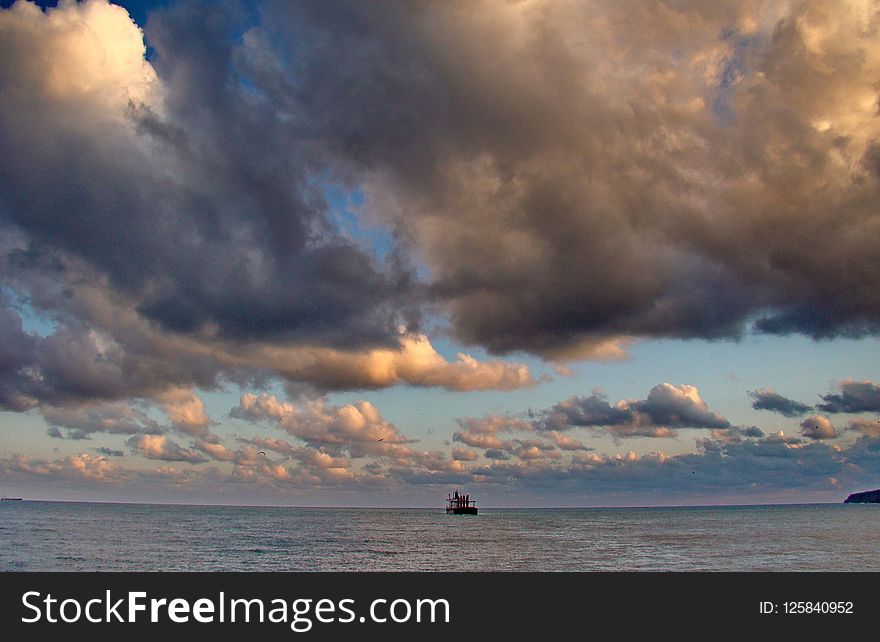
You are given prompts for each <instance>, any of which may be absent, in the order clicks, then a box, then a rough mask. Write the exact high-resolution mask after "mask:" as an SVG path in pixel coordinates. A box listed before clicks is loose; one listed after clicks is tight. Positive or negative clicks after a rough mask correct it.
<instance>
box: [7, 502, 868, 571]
mask: <svg viewBox="0 0 880 642" xmlns="http://www.w3.org/2000/svg"><path fill="white" fill-rule="evenodd" d="M878 550H880V505H843V504H811V505H797V506H749V507H742V506H741V507H709V508H636V509H632V508H612V509H598V508H597V509H545V510H521V509H520V510H501V509H499V510H491V509H482V510H481V511H480V515H479V516H476V517H468V516H459V517H456V516H447V515H446V514H445V513H443V512H442V511H436V510H405V509H395V510H366V509H301V508H262V507H260V508H255V507H252V508H241V507H206V506H160V505H137V504H88V503H61V502H27V501H25V502H0V570H5V571H10V570H24V571H38V570H62V571H75V570H87V571H171V570H175V571H176V570H181V571H224V570H231V571H337V570H344V571H349V570H353V571H367V570H379V571H402V570H418V571H422V570H424V571H436V570H474V571H476V570H480V571H482V570H486V571H502V570H503V571H507V570H512V571H532V570H537V571H621V570H637V571H641V570H651V571H660V570H676V571H685V570H688V571H689V570H697V571H704V570H705V571H713V570H718V571H720V570H724V571H727V570H731V571H746V570H761V571H785V570H815V571H819V570H830V571H865V570H870V571H880V556H878V555H877V551H878Z"/></svg>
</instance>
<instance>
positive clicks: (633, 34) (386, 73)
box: [242, 0, 880, 359]
mask: <svg viewBox="0 0 880 642" xmlns="http://www.w3.org/2000/svg"><path fill="white" fill-rule="evenodd" d="M267 16H268V19H267V20H266V21H265V22H263V23H262V24H260V25H259V26H258V27H256V28H254V29H253V30H251V32H250V33H249V34H248V35H249V40H248V44H247V47H246V48H245V50H244V51H243V56H242V58H243V66H244V68H245V69H247V70H248V71H249V72H250V73H251V74H252V76H253V77H254V78H255V79H256V82H257V83H258V86H260V87H261V88H264V90H265V92H266V95H267V100H269V101H274V102H275V103H276V104H278V105H284V106H285V107H286V108H287V109H288V110H290V111H291V112H293V113H296V114H297V116H298V118H299V120H298V124H299V125H300V126H302V127H304V128H306V129H307V131H309V132H311V133H314V134H315V135H316V137H317V138H318V139H319V140H320V141H321V143H322V144H323V145H324V146H325V149H327V150H328V153H330V154H332V155H333V156H334V158H335V159H337V161H338V162H339V163H340V164H341V165H347V166H348V167H350V168H351V170H350V171H351V172H352V173H353V174H354V175H355V176H357V177H358V178H359V179H360V180H361V181H363V182H364V183H365V184H366V186H367V190H366V192H367V202H366V204H365V206H364V211H365V213H368V214H370V215H372V216H373V217H375V218H376V219H377V220H380V221H383V222H387V223H388V224H389V225H394V226H397V227H396V228H395V229H402V230H404V232H405V234H406V238H408V239H411V242H412V243H413V244H414V245H415V246H416V247H417V249H418V250H419V252H420V255H421V256H423V257H424V260H425V261H426V263H427V264H428V267H429V269H430V274H431V282H430V292H431V293H432V294H433V295H434V296H436V297H437V298H439V299H440V300H441V301H443V302H444V303H445V304H446V306H447V307H448V309H449V311H450V316H451V319H452V322H453V329H454V332H455V334H456V336H457V337H458V338H459V339H461V340H463V341H465V342H473V343H477V344H480V345H483V346H486V347H488V348H489V349H490V350H491V351H494V352H498V353H504V352H510V351H516V350H527V351H530V352H533V353H536V354H540V355H543V356H545V357H550V358H563V359H564V358H567V357H572V356H573V357H577V358H582V357H584V356H585V355H588V354H589V353H590V351H591V350H593V349H595V348H596V347H597V346H602V345H607V344H609V342H611V343H613V342H615V341H619V340H620V339H621V338H628V337H638V336H648V337H675V338H694V337H699V338H705V339H715V338H719V337H737V336H739V335H740V334H741V333H742V332H744V331H747V329H748V327H749V324H750V323H751V321H752V320H753V319H755V318H756V317H757V318H758V322H757V324H756V325H755V328H756V329H757V330H758V331H761V332H772V333H781V334H785V333H791V332H799V333H803V334H806V335H809V336H814V337H832V336H838V335H846V336H857V335H863V334H865V333H876V332H877V330H878V327H880V326H878V321H880V299H878V298H877V297H876V295H875V294H874V293H875V292H876V291H877V285H878V281H880V270H878V269H875V268H874V267H873V266H876V265H877V261H876V260H875V258H876V249H875V248H876V247H877V241H878V237H877V231H876V229H875V226H874V225H873V223H872V221H873V220H874V217H875V215H876V207H875V204H876V198H877V194H878V175H877V174H876V172H875V171H874V168H875V165H876V163H873V160H872V159H875V156H876V154H874V151H875V145H876V141H877V140H878V139H880V125H878V123H877V120H876V103H877V91H876V87H875V85H874V80H875V79H876V75H877V72H878V70H880V53H877V50H876V47H873V43H874V41H875V40H876V37H877V29H878V24H877V21H876V20H874V19H873V18H872V17H871V15H870V13H869V11H868V10H866V9H865V8H864V6H863V4H862V3H860V2H857V1H856V0H853V1H852V2H844V3H841V4H838V5H835V10H834V11H831V10H829V9H828V8H827V5H823V4H822V3H821V2H798V3H787V4H785V5H773V4H767V3H741V2H732V1H731V2H714V3H711V6H708V5H705V4H704V3H698V2H685V3H683V4H678V5H676V6H669V5H668V4H651V5H648V6H645V7H640V8H638V9H633V8H632V7H631V6H630V5H628V4H620V3H614V2H597V3H590V4H588V5H587V4H584V3H581V2H565V1H563V2H556V1H554V2H540V1H539V2H529V3H497V2H480V3H469V4H468V7H467V8H466V9H465V8H463V7H461V6H459V5H456V4H455V3H452V4H449V3H417V4H415V5H414V6H412V7H409V8H408V10H407V11H403V12H401V11H398V10H397V9H396V8H391V7H375V6H371V7H370V8H369V9H365V8H363V7H360V6H358V5H357V3H351V2H335V3H321V5H320V6H313V5H310V4H307V5H296V6H286V5H283V4H280V3H279V4H275V5H272V6H271V7H270V8H269V10H268V12H267ZM341 16H342V17H344V18H341ZM290 33H295V34H296V35H297V37H296V38H292V39H291V38H287V39H285V36H286V35H288V34H290ZM280 39H284V41H285V42H290V43H292V44H291V52H290V54H289V55H291V56H292V57H293V58H294V59H296V60H297V62H298V67H297V72H296V73H295V74H294V75H293V77H290V76H288V75H287V74H286V73H285V70H284V69H283V67H282V66H281V65H276V66H274V67H271V68H267V66H266V65H265V60H266V59H267V57H269V59H271V60H277V57H275V56H274V54H273V50H274V47H273V42H276V41H277V40H280ZM400 60H405V61H407V63H406V64H405V65H398V64H394V63H393V62H391V61H400ZM597 61H599V62H597ZM249 77H250V76H249ZM389 96H393V97H394V100H393V105H389V100H388V97H389ZM294 109H295V111H294ZM854 264H858V265H868V266H871V267H868V268H865V269H860V270H853V269H852V265H854Z"/></svg>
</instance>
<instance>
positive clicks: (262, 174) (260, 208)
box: [0, 0, 535, 437]
mask: <svg viewBox="0 0 880 642" xmlns="http://www.w3.org/2000/svg"><path fill="white" fill-rule="evenodd" d="M215 9H216V10H212V16H214V18H212V23H211V26H210V27H208V28H203V27H205V25H204V24H203V22H204V21H203V14H202V13H201V12H199V11H195V10H194V9H193V8H192V7H189V8H188V7H177V8H173V9H169V10H168V11H167V12H164V13H162V14H161V15H158V14H157V15H155V16H154V17H153V19H152V20H151V22H150V25H151V27H152V29H153V31H152V33H151V42H152V44H153V46H154V47H155V48H156V50H157V51H160V52H161V54H160V55H158V56H157V58H156V61H158V60H159V59H161V64H160V63H158V62H157V63H156V64H157V65H160V66H159V67H158V68H157V67H156V66H154V64H153V63H152V62H150V61H147V60H146V59H145V52H146V48H145V43H144V36H143V33H142V32H141V30H140V29H139V28H138V27H137V26H136V25H135V24H134V23H133V22H132V21H131V19H130V18H129V16H128V15H127V13H126V11H125V10H124V9H122V8H121V7H118V6H115V5H112V4H109V3H107V2H105V1H104V0H87V1H86V2H82V3H73V2H69V3H62V4H61V5H60V6H58V7H56V8H49V9H46V10H45V11H42V10H40V9H39V8H38V7H36V6H35V5H33V4H32V3H29V2H16V3H15V4H14V5H13V6H12V7H11V8H9V9H6V10H2V11H0V32H2V39H0V40H2V42H0V60H2V62H0V84H2V86H3V87H4V91H3V92H2V95H0V132H2V133H0V150H2V154H0V159H2V160H0V179H2V180H0V200H2V203H3V207H2V208H0V229H2V239H3V241H2V243H0V265H2V272H0V273H2V285H3V287H4V289H3V294H2V296H0V338H2V339H3V341H2V345H3V349H2V352H0V404H2V406H3V407H5V408H7V409H12V410H18V411H21V410H27V409H29V408H31V407H34V406H36V405H40V404H44V403H49V404H54V405H56V406H60V405H65V404H68V403H81V402H94V401H98V400H108V401H114V400H120V399H127V398H147V399H151V400H153V401H155V402H157V403H159V404H160V405H161V406H163V408H165V409H166V410H168V411H170V413H171V414H174V415H175V416H174V417H170V418H171V419H172V422H173V423H174V424H175V427H176V428H177V429H179V430H181V431H182V432H185V433H187V434H192V435H194V436H202V437H204V436H206V434H207V433H206V431H207V429H208V428H207V427H208V424H209V423H210V422H209V419H208V418H207V417H199V416H198V412H199V409H198V408H197V406H198V403H200V402H198V401H195V400H193V401H192V403H191V405H190V406H189V408H183V407H182V406H180V404H182V403H186V401H185V400H184V399H183V398H182V397H181V398H178V399H176V400H175V399H174V397H175V396H178V397H179V396H180V395H186V394H188V393H186V392H185V391H188V390H191V389H193V388H202V389H214V388H216V387H217V386H218V385H219V382H220V380H224V381H233V382H236V383H244V382H250V381H254V380H257V379H263V378H265V377H272V376H274V377H282V378H286V379H288V380H291V381H293V382H299V383H305V384H308V385H311V386H313V387H315V388H318V389H321V390H330V389H347V388H378V387H385V386H391V385H397V384H411V385H419V386H442V387H447V388H449V389H452V390H470V389H511V388H515V387H520V386H528V385H534V383H535V382H534V380H533V379H532V377H531V375H530V374H529V372H528V369H527V368H526V367H525V366H523V365H521V364H508V363H505V362H501V361H492V362H479V361H477V360H476V359H474V358H473V357H470V356H468V355H466V354H464V353H462V354H459V355H458V356H457V357H456V359H455V360H454V361H452V362H449V361H446V360H445V359H444V358H443V357H441V356H440V355H439V354H438V353H437V352H436V351H435V350H434V349H433V347H432V346H431V344H430V342H429V340H428V339H427V338H426V337H425V336H424V335H423V334H420V333H418V332H416V330H417V328H418V318H419V316H420V312H419V310H418V307H419V306H420V305H421V303H420V302H421V301H422V300H424V294H423V293H422V289H423V288H422V287H421V286H420V285H418V284H417V283H416V282H415V280H414V279H415V277H414V276H413V274H414V272H413V269H412V268H411V267H410V266H409V263H408V259H407V258H406V257H405V256H404V251H403V246H398V245H399V244H398V243H396V242H395V243H394V247H392V248H391V250H390V251H388V252H384V253H383V256H382V257H380V256H379V255H378V254H377V253H376V252H374V251H372V250H371V249H370V248H368V247H365V246H363V245H362V244H361V243H359V242H358V241H357V240H356V239H352V238H350V237H349V236H348V235H347V234H345V233H343V231H342V230H340V229H338V228H337V227H336V226H335V224H334V222H333V219H332V216H331V213H330V211H329V206H328V204H327V202H326V198H325V197H324V195H323V193H322V192H321V189H320V188H319V187H317V186H316V180H317V179H316V176H318V175H320V176H324V171H325V167H324V166H325V165H326V163H327V159H326V157H325V155H324V154H323V153H319V152H317V151H316V150H315V149H311V148H308V146H307V145H304V144H302V138H301V136H300V133H301V130H300V129H299V126H298V125H297V126H292V123H291V121H290V117H289V114H286V113H281V112H279V111H278V110H277V109H276V107H277V105H274V104H271V103H269V102H266V101H259V100H257V101H256V102H254V101H255V100H256V96H257V95H258V94H259V91H258V90H255V89H256V84H254V83H259V79H256V78H255V79H254V82H247V83H245V84H241V83H238V82H237V81H233V80H232V79H233V78H239V79H240V78H243V76H241V75H240V74H241V73H242V72H243V69H240V68H238V65H239V64H244V58H245V57H246V56H244V53H243V51H241V50H240V49H241V47H240V46H239V45H237V44H236V43H234V42H232V41H230V40H228V39H227V37H226V34H227V33H228V31H227V28H229V29H233V28H237V27H236V22H235V20H236V16H235V12H234V11H231V10H228V8H227V7H221V8H215ZM183 34H186V35H183ZM178 36H180V37H178ZM184 42H185V43H188V44H186V45H184V44H183V43H184ZM245 49H247V47H245ZM243 56H244V57H243ZM266 60H267V61H268V60H269V58H266ZM209 78H210V79H211V80H209ZM224 78H226V80H224ZM221 132H222V135H221ZM319 157H320V158H319ZM322 159H323V160H322ZM28 167H31V168H32V167H40V168H41V170H40V172H39V173H33V172H29V171H26V170H25V169H23V168H28ZM71 168H73V170H75V171H72V170H71ZM59 212H62V213H63V215H60V214H59ZM123 213H124V215H123ZM7 292H9V293H13V294H14V295H15V296H16V297H18V298H19V299H20V300H21V301H26V302H27V305H29V306H32V307H33V309H34V310H35V311H37V312H38V313H40V314H44V315H46V316H49V317H51V318H52V320H53V323H54V330H53V331H52V332H50V333H49V334H48V335H47V336H39V335H35V334H32V333H29V332H27V331H25V330H24V329H23V326H22V322H21V318H20V315H19V313H18V311H17V310H16V309H15V307H14V306H13V304H12V301H10V300H9V297H8V296H7ZM187 413H189V416H184V415H185V414H187ZM193 413H194V414H193ZM169 416H170V415H169ZM178 419H181V421H178Z"/></svg>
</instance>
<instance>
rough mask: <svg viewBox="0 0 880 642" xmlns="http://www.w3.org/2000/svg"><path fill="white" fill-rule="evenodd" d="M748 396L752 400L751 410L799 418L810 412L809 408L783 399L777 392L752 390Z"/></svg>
mask: <svg viewBox="0 0 880 642" xmlns="http://www.w3.org/2000/svg"><path fill="white" fill-rule="evenodd" d="M749 396H750V397H752V399H754V401H753V402H752V408H754V409H755V410H770V411H772V412H778V413H780V414H781V415H784V416H785V417H800V416H801V415H805V414H807V413H808V412H810V410H812V408H811V407H810V406H808V405H806V404H803V403H800V402H799V401H793V400H792V399H788V398H787V397H783V396H782V395H780V394H779V393H778V392H775V391H774V390H771V389H769V388H759V389H758V390H753V391H751V392H749Z"/></svg>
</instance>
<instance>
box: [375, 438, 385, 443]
mask: <svg viewBox="0 0 880 642" xmlns="http://www.w3.org/2000/svg"><path fill="white" fill-rule="evenodd" d="M379 441H385V437H382V438H381V439H379ZM377 443H378V442H377Z"/></svg>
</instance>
